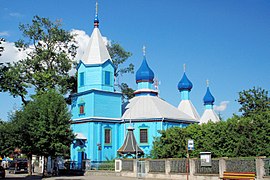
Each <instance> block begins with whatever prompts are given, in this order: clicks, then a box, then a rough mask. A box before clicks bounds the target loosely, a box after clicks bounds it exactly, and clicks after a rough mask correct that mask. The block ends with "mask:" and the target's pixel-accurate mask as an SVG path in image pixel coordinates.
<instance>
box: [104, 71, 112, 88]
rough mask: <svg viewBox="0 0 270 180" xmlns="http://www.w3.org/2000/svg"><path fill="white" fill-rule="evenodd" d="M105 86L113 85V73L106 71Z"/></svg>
mask: <svg viewBox="0 0 270 180" xmlns="http://www.w3.org/2000/svg"><path fill="white" fill-rule="evenodd" d="M105 85H111V73H110V72H109V71H105Z"/></svg>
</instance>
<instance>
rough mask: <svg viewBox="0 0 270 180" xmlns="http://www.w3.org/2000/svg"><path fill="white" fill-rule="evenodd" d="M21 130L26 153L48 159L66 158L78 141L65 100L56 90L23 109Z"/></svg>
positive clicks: (31, 102)
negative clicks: (72, 128)
mask: <svg viewBox="0 0 270 180" xmlns="http://www.w3.org/2000/svg"><path fill="white" fill-rule="evenodd" d="M22 113H23V115H22V118H20V123H21V124H20V125H19V127H20V128H22V129H23V131H24V132H22V133H21V134H20V136H21V137H20V140H23V142H21V144H20V146H19V147H20V148H21V149H22V151H23V152H28V153H27V154H29V157H30V158H31V155H32V154H36V155H40V156H44V157H48V156H51V157H53V158H54V157H56V156H66V155H67V154H68V152H69V148H70V145H71V143H72V141H73V139H74V134H73V132H72V130H71V129H70V119H71V115H70V113H69V111H68V108H67V106H66V102H65V99H64V98H63V96H62V95H61V94H59V93H57V92H56V91H54V90H50V91H47V92H43V93H38V94H37V95H35V96H34V97H33V101H30V102H29V103H28V104H27V105H26V106H24V108H23V110H22Z"/></svg>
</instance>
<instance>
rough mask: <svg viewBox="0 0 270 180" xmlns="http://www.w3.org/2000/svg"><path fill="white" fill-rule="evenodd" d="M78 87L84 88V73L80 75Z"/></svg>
mask: <svg viewBox="0 0 270 180" xmlns="http://www.w3.org/2000/svg"><path fill="white" fill-rule="evenodd" d="M80 86H84V72H81V73H80Z"/></svg>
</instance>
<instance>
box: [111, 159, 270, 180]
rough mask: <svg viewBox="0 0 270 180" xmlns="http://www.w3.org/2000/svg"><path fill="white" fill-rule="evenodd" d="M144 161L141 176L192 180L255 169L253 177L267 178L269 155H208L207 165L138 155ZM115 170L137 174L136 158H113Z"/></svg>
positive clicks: (193, 161)
mask: <svg viewBox="0 0 270 180" xmlns="http://www.w3.org/2000/svg"><path fill="white" fill-rule="evenodd" d="M142 160H143V161H145V163H144V164H145V167H144V168H145V174H144V177H145V178H155V179H159V178H162V179H186V178H187V176H188V177H189V179H192V180H204V179H207V180H218V179H220V177H223V173H224V172H225V171H230V172H255V173H256V180H266V179H268V180H270V158H265V157H257V158H248V159H247V158H245V159H242V158H219V159H212V160H211V165H210V166H203V164H201V159H196V158H193V159H189V163H188V165H189V166H188V169H189V172H186V170H187V166H186V165H187V159H141V160H140V161H142ZM115 164H118V167H117V169H115V171H116V172H119V173H120V175H121V176H129V177H137V176H138V171H140V170H139V169H137V168H138V167H137V166H136V164H137V160H136V159H129V160H127V159H125V160H124V159H117V160H115Z"/></svg>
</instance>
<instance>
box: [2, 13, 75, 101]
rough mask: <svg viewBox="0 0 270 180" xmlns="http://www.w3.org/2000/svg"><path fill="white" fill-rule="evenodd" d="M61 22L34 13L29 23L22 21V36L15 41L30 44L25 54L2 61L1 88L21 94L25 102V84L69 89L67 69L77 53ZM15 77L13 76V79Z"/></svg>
mask: <svg viewBox="0 0 270 180" xmlns="http://www.w3.org/2000/svg"><path fill="white" fill-rule="evenodd" d="M61 26H62V25H61V22H60V21H55V22H51V21H50V20H49V19H48V18H41V17H39V16H35V17H34V18H33V20H32V24H21V25H20V26H19V29H20V30H21V31H22V33H23V37H24V39H21V40H18V41H17V42H16V43H15V45H16V46H17V47H18V48H19V49H20V50H23V49H26V48H29V49H30V50H31V51H30V52H28V54H27V58H26V59H22V60H19V61H18V62H16V63H12V64H7V63H6V64H2V65H1V70H4V71H3V72H2V73H1V76H0V78H1V79H0V82H1V83H0V91H2V92H9V93H10V94H11V95H13V96H15V97H16V96H20V97H21V99H22V101H23V103H24V104H26V102H27V101H26V96H27V95H28V88H29V87H32V88H34V89H35V91H36V92H38V91H45V90H49V89H54V88H56V89H58V90H59V92H61V93H62V94H66V93H67V92H68V91H69V87H70V85H69V84H68V82H69V80H70V76H69V74H68V73H69V71H70V69H71V68H72V64H73V58H74V57H75V55H76V48H77V47H76V45H75V43H76V42H75V40H74V36H73V35H71V34H70V33H69V32H68V31H65V30H63V29H62V28H61ZM13 79H14V80H13Z"/></svg>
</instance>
